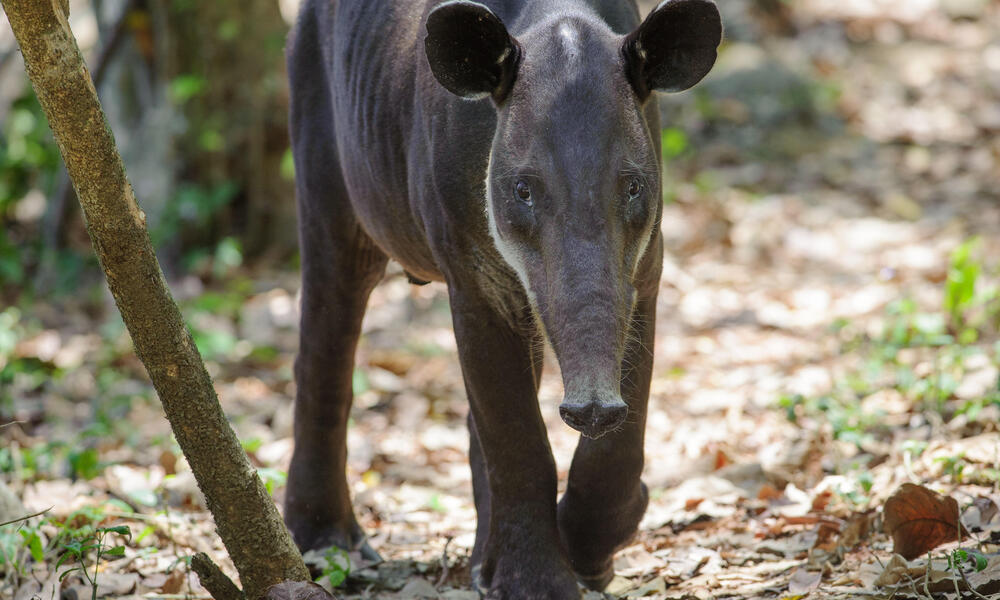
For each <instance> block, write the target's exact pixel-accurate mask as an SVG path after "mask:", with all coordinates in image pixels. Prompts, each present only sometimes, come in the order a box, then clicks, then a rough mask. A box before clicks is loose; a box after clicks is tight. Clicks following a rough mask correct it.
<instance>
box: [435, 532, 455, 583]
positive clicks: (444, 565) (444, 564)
mask: <svg viewBox="0 0 1000 600" xmlns="http://www.w3.org/2000/svg"><path fill="white" fill-rule="evenodd" d="M451 539H452V538H451V536H448V537H447V538H446V539H445V541H444V549H443V550H441V576H440V577H438V580H437V583H435V584H434V587H441V586H442V585H443V584H444V582H445V581H446V580H447V579H448V544H450V543H451Z"/></svg>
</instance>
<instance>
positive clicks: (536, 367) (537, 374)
mask: <svg viewBox="0 0 1000 600" xmlns="http://www.w3.org/2000/svg"><path fill="white" fill-rule="evenodd" d="M543 344H544V341H543V340H542V339H541V338H538V339H537V340H536V342H535V343H534V344H532V346H531V349H532V371H533V374H534V378H535V391H536V393H537V390H538V386H539V384H540V383H541V379H542V363H543V359H544V346H543ZM468 427H469V466H470V467H471V468H472V496H473V498H474V500H475V504H476V543H475V545H474V546H473V548H472V556H471V558H470V560H469V562H470V564H471V565H472V566H473V570H474V573H473V580H474V583H475V584H476V585H478V584H480V583H481V574H480V569H481V565H482V562H483V552H484V551H485V549H486V543H487V538H488V537H489V531H490V488H489V481H488V479H487V477H486V460H485V459H484V458H483V449H482V446H481V445H480V443H479V433H478V432H477V431H476V422H475V420H474V419H473V417H472V413H471V412H470V413H469V418H468Z"/></svg>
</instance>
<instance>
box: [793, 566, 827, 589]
mask: <svg viewBox="0 0 1000 600" xmlns="http://www.w3.org/2000/svg"><path fill="white" fill-rule="evenodd" d="M821 581H823V572H822V571H807V570H806V569H804V568H801V567H800V568H798V569H796V570H795V572H794V573H792V577H791V579H789V580H788V593H789V594H792V595H797V596H805V595H806V594H808V593H809V592H812V591H814V590H816V588H818V587H819V583H820V582H821Z"/></svg>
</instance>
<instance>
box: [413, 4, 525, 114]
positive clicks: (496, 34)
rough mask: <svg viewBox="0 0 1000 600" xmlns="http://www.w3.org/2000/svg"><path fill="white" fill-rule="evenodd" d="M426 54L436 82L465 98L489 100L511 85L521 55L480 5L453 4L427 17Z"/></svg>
mask: <svg viewBox="0 0 1000 600" xmlns="http://www.w3.org/2000/svg"><path fill="white" fill-rule="evenodd" d="M424 51H425V52H426V53H427V61H428V62H429V63H430V65H431V72H432V73H434V78H435V79H437V80H438V82H439V83H440V84H441V85H443V86H444V87H445V88H446V89H447V90H448V91H449V92H451V93H453V94H457V95H459V96H462V97H463V98H470V99H476V98H484V97H486V96H492V97H493V100H494V101H496V102H497V103H498V104H499V103H500V102H503V101H504V99H506V97H507V94H509V93H510V89H511V87H512V86H513V85H514V77H515V76H516V74H517V66H518V63H519V62H520V55H521V50H520V46H519V45H518V43H517V41H516V40H515V39H514V38H513V37H511V35H510V34H509V33H507V28H506V27H504V24H503V22H502V21H500V18H499V17H497V16H496V15H495V14H493V11H491V10H490V9H489V8H486V7H485V6H483V5H482V4H479V3H478V2H468V1H467V0H452V1H450V2H445V3H444V4H441V5H440V6H438V7H437V8H435V9H434V10H432V11H431V13H430V14H429V15H428V16H427V37H426V38H424Z"/></svg>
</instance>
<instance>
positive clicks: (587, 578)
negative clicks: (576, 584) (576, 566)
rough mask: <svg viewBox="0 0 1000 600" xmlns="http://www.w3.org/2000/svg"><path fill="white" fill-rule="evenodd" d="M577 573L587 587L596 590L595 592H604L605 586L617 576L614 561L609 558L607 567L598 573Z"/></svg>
mask: <svg viewBox="0 0 1000 600" xmlns="http://www.w3.org/2000/svg"><path fill="white" fill-rule="evenodd" d="M576 575H577V577H579V578H580V581H581V582H582V583H583V585H585V586H587V589H590V590H594V591H595V592H603V591H604V588H606V587H608V584H609V583H611V580H612V579H614V578H615V566H614V562H613V561H612V560H611V559H608V564H607V567H606V568H605V569H603V570H602V571H600V572H598V573H594V574H586V573H577V574H576Z"/></svg>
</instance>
